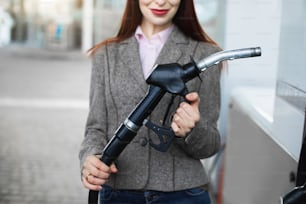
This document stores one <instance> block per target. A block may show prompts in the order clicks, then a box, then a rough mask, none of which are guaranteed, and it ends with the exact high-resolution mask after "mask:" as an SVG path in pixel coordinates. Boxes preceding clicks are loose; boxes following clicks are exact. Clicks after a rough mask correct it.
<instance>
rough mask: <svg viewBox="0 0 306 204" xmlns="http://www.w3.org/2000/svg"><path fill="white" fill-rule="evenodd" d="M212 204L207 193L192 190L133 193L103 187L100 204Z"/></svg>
mask: <svg viewBox="0 0 306 204" xmlns="http://www.w3.org/2000/svg"><path fill="white" fill-rule="evenodd" d="M169 203H170V204H186V203H188V204H210V197H209V194H208V192H207V191H205V190H203V189H201V188H192V189H188V190H182V191H173V192H161V191H151V190H146V191H133V190H116V189H112V188H111V187H109V186H103V189H102V190H101V191H100V204H169Z"/></svg>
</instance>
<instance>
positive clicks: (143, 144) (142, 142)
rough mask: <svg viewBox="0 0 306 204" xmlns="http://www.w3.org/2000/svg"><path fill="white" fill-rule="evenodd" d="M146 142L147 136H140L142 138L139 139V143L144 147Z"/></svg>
mask: <svg viewBox="0 0 306 204" xmlns="http://www.w3.org/2000/svg"><path fill="white" fill-rule="evenodd" d="M147 144H148V140H147V138H145V137H142V138H141V139H140V145H141V146H143V147H144V146H146V145H147Z"/></svg>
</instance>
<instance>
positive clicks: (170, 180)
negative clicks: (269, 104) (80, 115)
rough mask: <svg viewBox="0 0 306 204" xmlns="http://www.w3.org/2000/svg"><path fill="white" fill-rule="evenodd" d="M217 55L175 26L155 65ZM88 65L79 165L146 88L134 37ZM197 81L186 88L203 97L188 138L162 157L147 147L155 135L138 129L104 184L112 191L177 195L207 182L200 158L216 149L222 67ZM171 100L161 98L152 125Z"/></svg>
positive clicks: (109, 47)
mask: <svg viewBox="0 0 306 204" xmlns="http://www.w3.org/2000/svg"><path fill="white" fill-rule="evenodd" d="M217 51H219V48H217V47H215V46H212V45H211V44H208V43H203V42H197V41H194V40H192V39H190V38H188V37H186V36H185V35H184V34H183V33H182V32H181V31H179V29H178V28H175V29H174V30H173V31H172V33H171V34H170V37H169V38H168V40H167V42H166V44H165V45H164V47H163V49H162V50H161V53H160V55H159V57H158V58H157V60H156V63H158V64H166V63H174V62H177V63H179V64H186V63H189V62H190V56H192V57H193V58H194V59H195V60H196V61H198V60H200V59H203V58H204V57H206V56H209V55H211V54H212V53H215V52H217ZM92 64H93V66H92V75H91V77H92V78H91V88H90V110H89V114H88V118H87V123H86V131H85V137H84V140H83V142H82V144H81V149H80V153H79V158H80V162H81V166H82V164H83V162H84V160H85V158H86V157H87V156H88V155H92V154H101V153H102V150H103V148H104V146H105V145H106V144H107V142H108V141H109V140H110V138H111V137H112V136H113V135H114V132H115V131H116V129H117V128H118V127H119V125H120V124H121V123H122V122H123V121H124V119H125V118H127V117H128V115H129V113H130V112H131V111H132V110H133V109H134V108H135V106H136V105H137V104H138V102H139V101H140V100H141V99H142V98H143V97H144V96H145V94H146V91H147V89H148V85H147V84H146V82H145V79H144V76H143V73H142V69H141V62H140V55H139V50H138V43H137V40H136V38H135V37H134V36H133V37H131V38H129V39H127V40H125V41H123V42H120V43H112V44H108V45H106V46H103V47H102V48H100V49H99V50H98V52H96V54H95V55H94V57H93V62H92ZM201 77H202V81H201V80H200V79H198V78H196V79H193V80H192V81H190V82H188V84H187V86H188V89H189V91H197V92H198V93H199V94H200V97H201V103H200V112H201V120H200V122H199V123H198V124H197V126H196V127H195V128H194V129H193V130H192V132H191V133H190V134H189V135H188V136H187V138H185V139H180V138H176V139H175V141H174V142H173V143H172V145H171V146H170V148H169V150H168V151H167V152H165V153H163V152H159V151H156V150H155V149H153V148H152V147H150V145H149V143H148V140H149V139H152V140H153V141H155V142H157V141H156V136H155V134H154V133H153V132H152V131H150V130H148V129H147V128H146V127H141V129H140V130H139V132H138V134H137V136H136V137H135V138H134V140H133V141H132V142H131V143H130V144H129V145H128V146H127V147H126V149H125V150H124V151H123V152H122V154H121V155H120V156H119V158H118V159H117V160H116V165H117V168H118V173H116V174H113V175H112V176H111V177H110V179H109V181H108V183H107V184H108V185H110V186H112V187H114V188H116V189H134V190H136V189H146V190H159V191H176V190H183V189H188V188H192V187H199V186H202V185H205V184H207V182H208V178H207V176H206V173H205V170H204V168H203V166H202V163H201V162H200V159H203V158H207V157H210V156H212V155H213V154H215V153H216V152H217V151H218V149H219V146H220V135H219V132H218V129H217V120H218V117H219V110H220V83H219V82H220V67H216V68H215V69H209V70H207V71H205V72H204V73H202V75H201ZM170 100H171V95H170V94H166V95H165V96H164V97H163V98H162V100H161V101H160V103H159V104H158V106H157V107H156V108H155V110H154V111H153V113H152V114H151V116H150V120H151V121H153V122H155V123H157V124H160V125H161V123H162V121H163V118H164V114H165V112H166V108H167V106H168V104H169V103H170ZM182 100H183V99H182V98H181V97H178V96H177V97H175V100H174V103H173V105H172V106H171V109H170V114H169V116H168V117H167V119H166V124H167V125H168V126H170V123H171V116H172V115H173V113H174V112H175V110H176V108H177V106H178V105H179V103H180V102H181V101H182Z"/></svg>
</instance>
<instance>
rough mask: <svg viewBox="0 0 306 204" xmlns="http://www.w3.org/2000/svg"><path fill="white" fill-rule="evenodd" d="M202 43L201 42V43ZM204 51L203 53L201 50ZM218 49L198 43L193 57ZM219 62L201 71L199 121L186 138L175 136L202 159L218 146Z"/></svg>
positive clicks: (179, 143)
mask: <svg viewBox="0 0 306 204" xmlns="http://www.w3.org/2000/svg"><path fill="white" fill-rule="evenodd" d="M202 45H203V44H202ZM204 51H205V52H206V53H203V52H204ZM217 51H220V49H218V48H217V47H212V46H210V47H209V48H207V47H206V46H204V47H203V46H201V43H200V45H199V46H198V47H197V49H196V51H195V56H196V57H195V59H203V57H204V56H208V55H211V54H213V53H215V52H217ZM221 67H222V65H221V63H220V64H219V65H214V67H212V68H210V69H207V70H206V71H205V72H203V73H201V78H202V82H200V89H199V92H198V93H199V96H200V100H201V101H200V105H199V110H200V115H201V118H200V121H199V122H198V123H197V124H196V127H195V128H194V129H193V130H192V131H191V133H189V134H188V136H187V137H186V138H176V143H177V144H178V145H179V146H180V147H181V148H183V150H184V151H185V152H186V153H187V154H188V155H189V156H191V157H193V158H195V159H204V158H208V157H210V156H212V155H213V154H215V153H216V152H217V151H218V150H219V148H220V140H221V138H220V134H219V131H218V119H219V113H220V100H221V96H220V95H221V90H220V75H221Z"/></svg>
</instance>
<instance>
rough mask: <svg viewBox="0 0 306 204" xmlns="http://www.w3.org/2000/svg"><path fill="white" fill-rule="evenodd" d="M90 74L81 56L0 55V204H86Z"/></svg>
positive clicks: (10, 52) (11, 52) (23, 52)
mask: <svg viewBox="0 0 306 204" xmlns="http://www.w3.org/2000/svg"><path fill="white" fill-rule="evenodd" d="M89 74H90V62H89V60H86V59H85V57H84V56H83V55H82V54H81V53H80V52H78V51H74V52H68V53H67V52H54V51H45V50H35V49H25V48H18V47H14V48H9V49H3V48H1V49H0V130H1V131H0V204H21V203H22V204H38V203H39V204H41V203H44V204H49V203H50V204H51V203H52V204H53V203H56V204H59V203H63V204H68V203H69V204H71V203H86V200H87V193H88V192H87V190H85V189H84V188H83V186H82V184H81V182H80V175H79V161H78V149H79V145H80V142H81V140H82V137H83V132H84V123H85V119H86V114H87V104H88V101H87V99H88V87H89Z"/></svg>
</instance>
